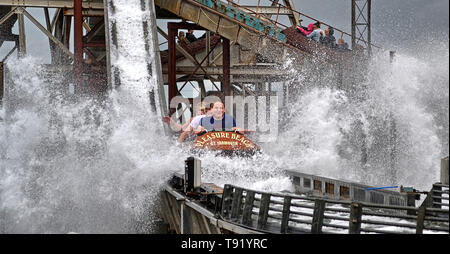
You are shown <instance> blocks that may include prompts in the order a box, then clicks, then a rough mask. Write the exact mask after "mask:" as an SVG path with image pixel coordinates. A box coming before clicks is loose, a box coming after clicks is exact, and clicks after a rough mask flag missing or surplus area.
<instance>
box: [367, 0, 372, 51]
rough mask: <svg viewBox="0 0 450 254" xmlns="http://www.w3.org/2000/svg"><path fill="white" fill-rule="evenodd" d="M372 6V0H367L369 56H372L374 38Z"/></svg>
mask: <svg viewBox="0 0 450 254" xmlns="http://www.w3.org/2000/svg"><path fill="white" fill-rule="evenodd" d="M371 4H372V0H367V50H368V51H369V56H371V55H372V38H371V31H370V26H371V23H372V22H371V21H370V12H371Z"/></svg>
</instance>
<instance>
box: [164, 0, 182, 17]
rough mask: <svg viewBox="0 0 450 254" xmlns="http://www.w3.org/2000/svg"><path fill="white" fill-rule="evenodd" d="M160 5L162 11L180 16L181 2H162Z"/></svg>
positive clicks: (174, 0) (179, 0) (177, 0)
mask: <svg viewBox="0 0 450 254" xmlns="http://www.w3.org/2000/svg"><path fill="white" fill-rule="evenodd" d="M161 4H162V7H163V8H164V9H166V10H169V11H171V12H172V13H174V14H176V15H179V14H180V6H181V0H171V1H167V0H162V1H161ZM160 6H161V5H160Z"/></svg>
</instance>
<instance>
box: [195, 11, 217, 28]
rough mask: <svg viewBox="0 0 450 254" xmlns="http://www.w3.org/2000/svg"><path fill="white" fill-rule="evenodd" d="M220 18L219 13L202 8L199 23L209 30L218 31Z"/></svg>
mask: <svg viewBox="0 0 450 254" xmlns="http://www.w3.org/2000/svg"><path fill="white" fill-rule="evenodd" d="M219 19H220V17H219V15H217V14H214V13H211V12H209V11H207V10H204V9H201V11H200V18H199V21H198V24H199V25H200V26H202V27H204V28H206V29H208V30H209V31H212V32H214V33H216V32H217V26H218V24H219Z"/></svg>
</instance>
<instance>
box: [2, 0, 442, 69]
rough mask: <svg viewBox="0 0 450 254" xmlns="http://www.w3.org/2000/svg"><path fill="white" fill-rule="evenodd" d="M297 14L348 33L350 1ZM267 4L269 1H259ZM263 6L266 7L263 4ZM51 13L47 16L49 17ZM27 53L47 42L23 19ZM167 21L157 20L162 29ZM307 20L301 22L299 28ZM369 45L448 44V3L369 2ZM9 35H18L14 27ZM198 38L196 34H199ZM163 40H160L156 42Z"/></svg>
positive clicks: (317, 2) (411, 47)
mask: <svg viewBox="0 0 450 254" xmlns="http://www.w3.org/2000/svg"><path fill="white" fill-rule="evenodd" d="M235 1H236V2H240V4H248V5H256V4H257V2H258V1H257V0H235ZM293 2H294V5H295V8H296V10H297V11H299V12H301V13H304V14H306V15H309V16H312V17H314V18H316V19H318V20H320V21H322V22H324V23H327V24H330V25H333V26H334V27H337V28H339V29H342V30H344V31H347V32H349V33H350V32H351V1H350V0H293ZM261 3H262V4H264V3H269V0H261ZM266 5H267V4H266ZM28 11H29V12H30V13H31V14H32V15H33V16H34V17H35V18H36V19H37V20H39V21H40V22H41V24H45V20H44V15H43V10H42V9H40V8H29V9H28ZM52 12H53V11H52V10H51V13H50V15H51V16H52ZM25 21H26V28H25V29H26V34H27V49H28V54H30V55H33V56H36V57H42V58H43V59H44V61H48V59H49V46H48V45H49V43H48V39H47V38H46V37H45V35H43V33H42V32H41V31H39V30H38V29H37V28H36V27H35V26H34V25H33V24H31V23H30V22H29V21H28V20H27V19H26V18H25ZM166 22H167V21H158V24H159V26H160V27H162V28H163V29H166ZM308 22H309V21H308V20H306V19H305V21H304V22H303V25H307V23H308ZM371 22H372V43H374V44H375V45H379V46H382V47H383V48H385V49H387V50H394V51H397V52H407V53H411V54H414V52H416V51H417V49H418V48H419V49H420V48H422V47H424V46H423V45H427V43H430V42H434V43H435V42H436V40H437V41H438V42H440V43H444V45H447V48H448V42H449V39H448V38H449V1H448V0H373V1H372V18H371ZM13 32H15V33H18V30H17V24H16V26H15V27H14V29H13ZM199 35H200V32H199ZM164 41H165V40H164V39H163V38H162V37H160V43H162V42H164ZM12 46H13V44H12V43H5V44H4V46H2V48H0V60H1V59H3V57H4V56H5V55H6V54H7V53H8V52H9V50H10V49H11V48H12Z"/></svg>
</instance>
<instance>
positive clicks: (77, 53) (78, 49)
mask: <svg viewBox="0 0 450 254" xmlns="http://www.w3.org/2000/svg"><path fill="white" fill-rule="evenodd" d="M73 3H74V16H73V17H74V21H73V30H74V32H73V34H74V44H73V48H74V72H75V77H74V80H75V84H76V85H77V87H78V88H80V86H81V80H82V79H81V76H82V74H83V14H82V12H81V11H82V5H81V4H82V0H73Z"/></svg>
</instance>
